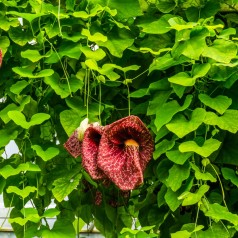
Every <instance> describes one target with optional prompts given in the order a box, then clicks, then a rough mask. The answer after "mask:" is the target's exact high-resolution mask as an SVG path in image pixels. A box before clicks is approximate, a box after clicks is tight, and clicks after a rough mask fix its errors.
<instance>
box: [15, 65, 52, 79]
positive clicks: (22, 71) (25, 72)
mask: <svg viewBox="0 0 238 238" xmlns="http://www.w3.org/2000/svg"><path fill="white" fill-rule="evenodd" d="M12 70H13V72H15V73H16V74H19V75H20V76H21V77H24V78H42V77H47V76H50V75H52V74H54V71H53V70H52V69H43V70H41V71H39V72H37V73H35V74H33V73H32V70H31V69H29V68H23V67H14V68H12Z"/></svg>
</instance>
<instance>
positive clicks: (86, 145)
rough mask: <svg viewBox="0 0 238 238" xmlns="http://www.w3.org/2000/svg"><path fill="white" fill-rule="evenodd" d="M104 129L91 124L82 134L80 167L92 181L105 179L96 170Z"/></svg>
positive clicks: (103, 175)
mask: <svg viewBox="0 0 238 238" xmlns="http://www.w3.org/2000/svg"><path fill="white" fill-rule="evenodd" d="M103 130H104V127H102V126H100V125H99V124H91V125H90V126H89V127H88V128H87V130H86V131H85V133H84V138H83V142H82V165H83V167H84V169H85V170H86V171H87V172H88V173H89V175H90V176H91V177H92V179H95V180H98V179H103V178H105V174H104V173H103V171H102V170H101V169H100V168H98V163H97V159H98V148H99V143H100V140H101V136H102V134H103Z"/></svg>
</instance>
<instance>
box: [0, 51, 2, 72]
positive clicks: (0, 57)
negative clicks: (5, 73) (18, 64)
mask: <svg viewBox="0 0 238 238" xmlns="http://www.w3.org/2000/svg"><path fill="white" fill-rule="evenodd" d="M1 66H2V50H1V49H0V68H1Z"/></svg>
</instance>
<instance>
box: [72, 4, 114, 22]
mask: <svg viewBox="0 0 238 238" xmlns="http://www.w3.org/2000/svg"><path fill="white" fill-rule="evenodd" d="M104 11H105V12H108V13H110V15H112V16H115V15H116V14H117V10H116V9H114V10H111V9H110V8H109V7H102V6H101V5H99V4H97V5H96V6H95V7H94V8H92V9H90V12H89V13H88V12H86V11H74V13H73V16H74V17H78V18H83V19H88V18H91V17H94V16H96V15H99V14H100V13H102V12H104Z"/></svg>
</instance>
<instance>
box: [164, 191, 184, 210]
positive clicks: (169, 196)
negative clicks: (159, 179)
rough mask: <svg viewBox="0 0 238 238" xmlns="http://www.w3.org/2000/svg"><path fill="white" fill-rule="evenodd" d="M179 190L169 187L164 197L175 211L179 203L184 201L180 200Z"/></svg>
mask: <svg viewBox="0 0 238 238" xmlns="http://www.w3.org/2000/svg"><path fill="white" fill-rule="evenodd" d="M178 196H179V194H178V192H174V191H173V190H172V189H171V188H168V190H167V192H166V194H165V196H164V199H165V201H166V203H167V204H168V206H169V208H170V210H171V211H173V212H174V211H175V210H176V209H177V208H178V207H179V205H180V204H181V203H182V202H181V201H180V200H178Z"/></svg>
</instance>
